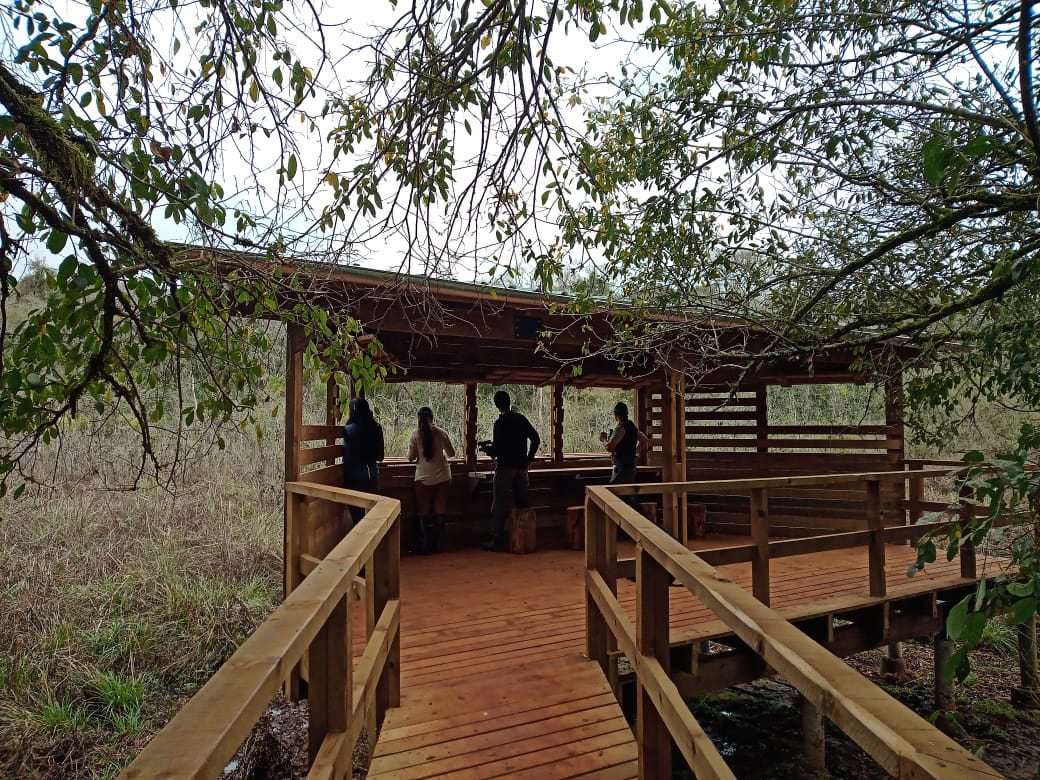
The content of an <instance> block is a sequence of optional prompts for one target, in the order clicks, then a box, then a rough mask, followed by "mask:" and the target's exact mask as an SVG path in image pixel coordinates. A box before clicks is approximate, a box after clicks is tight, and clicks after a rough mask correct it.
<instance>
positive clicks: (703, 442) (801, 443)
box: [686, 427, 899, 450]
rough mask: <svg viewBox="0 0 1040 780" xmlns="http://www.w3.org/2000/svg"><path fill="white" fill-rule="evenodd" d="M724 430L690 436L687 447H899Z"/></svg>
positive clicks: (888, 442) (884, 442)
mask: <svg viewBox="0 0 1040 780" xmlns="http://www.w3.org/2000/svg"><path fill="white" fill-rule="evenodd" d="M725 430H726V429H725V428H724V427H719V428H718V431H717V432H718V434H719V435H718V436H715V437H712V438H708V439H700V438H695V437H692V436H689V435H688V436H687V437H686V446H687V447H697V448H705V447H706V448H716V449H720V450H722V449H734V448H737V447H743V448H745V449H748V448H753V447H757V446H759V445H760V444H761V445H764V446H768V447H769V448H770V449H792V450H797V449H802V450H888V449H893V448H897V447H899V442H898V441H897V440H894V439H764V440H762V441H761V442H760V441H758V440H757V439H747V438H743V439H741V438H735V437H731V436H728V435H725Z"/></svg>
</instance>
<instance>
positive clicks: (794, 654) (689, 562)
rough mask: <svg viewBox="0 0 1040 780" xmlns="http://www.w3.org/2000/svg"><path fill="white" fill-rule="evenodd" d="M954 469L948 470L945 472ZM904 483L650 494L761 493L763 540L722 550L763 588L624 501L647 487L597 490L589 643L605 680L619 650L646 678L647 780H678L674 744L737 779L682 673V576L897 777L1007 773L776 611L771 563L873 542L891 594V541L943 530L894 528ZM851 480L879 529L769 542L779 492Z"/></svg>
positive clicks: (701, 764) (591, 533)
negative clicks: (684, 691) (746, 564)
mask: <svg viewBox="0 0 1040 780" xmlns="http://www.w3.org/2000/svg"><path fill="white" fill-rule="evenodd" d="M947 473H948V470H943V471H941V472H935V473H934V475H935V476H939V475H946V474H947ZM904 479H906V474H905V473H904V472H894V473H890V472H877V473H868V474H855V475H849V474H842V475H826V476H811V477H783V478H773V479H762V480H750V479H748V480H728V481H718V482H688V483H669V484H663V485H654V486H647V487H646V488H645V490H646V491H647V492H649V491H650V490H652V491H654V492H656V493H658V494H662V493H663V494H665V495H666V496H667V495H669V494H671V495H676V494H678V495H683V494H686V493H690V492H693V493H698V494H699V493H705V492H710V491H712V490H727V491H731V492H732V491H733V490H735V489H737V488H738V487H739V489H742V490H748V491H751V495H752V506H753V508H754V511H753V513H752V528H753V533H752V544H749V545H744V546H739V547H735V548H730V550H719V551H717V553H718V554H717V555H716V556H715V561H714V562H716V563H732V562H737V561H750V562H751V564H752V576H753V591H754V592H753V593H748V592H747V591H745V590H744V589H743V588H741V587H739V586H738V585H736V584H734V583H733V582H731V581H730V580H729V579H728V578H726V577H725V576H723V575H722V574H720V573H719V572H717V571H716V570H715V569H713V568H712V566H711V565H710V563H709V562H708V561H706V560H705V559H704V558H702V557H701V556H700V555H699V554H697V553H694V552H692V551H690V550H689V549H687V548H686V547H685V546H684V545H683V544H681V543H680V542H679V541H677V540H676V539H674V538H672V537H671V536H670V535H669V534H668V533H666V532H665V531H664V530H662V529H661V528H658V527H657V526H656V525H654V524H653V523H651V522H649V521H647V520H646V519H645V518H644V517H643V516H642V515H640V514H639V513H638V512H636V511H635V510H634V509H632V508H631V507H629V506H628V505H627V504H625V503H624V501H623V500H622V499H621V498H620V495H619V494H625V493H627V494H633V493H639V492H640V491H642V490H644V488H643V487H642V486H632V487H619V488H614V489H611V488H609V487H589V488H587V490H586V505H585V529H586V572H585V586H586V648H587V652H588V655H589V657H590V658H592V659H594V660H596V661H597V662H599V664H600V666H601V667H602V668H603V670H604V674H608V675H609V673H610V672H609V670H610V664H611V660H612V657H613V656H614V655H615V654H616V652H617V651H618V650H620V651H621V652H622V653H624V655H625V656H626V658H627V659H628V661H629V663H630V664H631V666H632V668H633V670H634V672H635V675H636V681H637V688H638V695H637V707H638V714H637V723H638V727H637V735H636V737H637V741H638V743H639V755H640V762H641V763H640V777H669V776H670V773H671V749H670V743H671V742H672V741H674V742H675V744H676V745H677V746H678V748H679V750H680V752H681V753H682V755H683V756H684V757H685V758H686V760H687V762H688V763H689V765H690V767H691V769H693V771H694V774H695V775H696V776H697V777H698V778H731V777H733V773H732V771H731V770H730V769H729V768H728V767H727V766H726V764H725V761H723V759H722V757H721V756H720V754H719V753H718V751H717V750H716V748H715V747H714V745H713V744H712V743H711V741H710V739H709V738H708V737H707V735H706V734H705V733H704V731H703V729H702V728H701V727H700V725H699V724H698V723H697V721H696V719H695V718H694V717H693V715H692V714H691V713H690V711H689V708H688V707H687V706H686V704H685V702H684V701H683V699H682V696H681V694H680V692H679V689H678V687H677V686H676V684H675V682H674V681H673V679H672V677H671V676H670V670H669V665H670V646H669V596H668V589H669V581H670V580H671V579H672V578H674V580H675V582H676V583H678V584H680V585H682V586H684V587H686V588H687V589H688V590H689V591H690V592H691V593H693V595H694V596H696V597H697V598H698V599H699V600H700V601H701V602H702V603H703V604H704V605H705V606H707V607H708V608H709V609H710V610H711V611H712V612H713V613H714V614H715V615H716V616H717V617H718V618H720V619H721V620H722V621H723V622H724V623H725V624H726V626H727V627H728V628H729V629H730V630H732V632H733V633H734V634H735V635H736V636H737V637H739V639H740V640H742V641H743V642H744V643H746V644H747V646H748V647H749V648H751V649H752V650H753V651H754V652H755V653H757V655H758V656H759V657H760V658H761V659H762V661H763V662H764V663H765V665H766V666H768V667H769V668H770V669H772V670H774V671H775V673H777V674H779V675H781V676H782V677H784V678H785V679H786V680H787V681H788V682H790V683H791V684H792V685H793V686H794V687H795V688H797V689H798V690H799V691H800V692H801V694H802V695H803V696H804V697H805V698H806V699H807V700H808V701H809V702H810V703H811V704H812V705H813V706H815V707H816V708H817V709H818V710H819V711H820V713H821V714H822V715H823V716H824V717H827V718H829V719H830V720H831V721H832V722H834V723H835V725H837V726H838V727H839V728H840V729H842V731H844V732H845V733H846V734H847V735H848V736H849V737H851V738H852V739H853V740H854V741H855V742H857V743H858V744H859V745H860V746H861V747H862V748H863V749H864V750H865V751H866V752H867V753H868V754H869V755H870V756H871V757H873V758H874V760H876V761H877V762H878V763H879V764H880V765H881V766H882V767H883V768H884V769H885V770H886V771H887V772H889V773H890V774H892V775H894V776H897V777H907V778H909V777H915V778H918V777H921V778H924V777H927V778H937V779H938V778H958V777H964V778H967V777H972V778H979V777H991V778H993V777H1000V776H1001V775H1000V774H999V773H998V772H996V771H995V770H993V769H992V768H990V767H989V766H987V765H986V764H985V763H983V762H982V761H981V760H980V759H979V758H978V757H976V756H974V755H973V754H971V753H970V752H968V751H967V750H965V749H964V748H962V747H960V746H959V745H958V744H957V743H956V742H954V741H953V740H951V739H949V738H948V737H946V736H945V735H944V734H942V733H941V732H940V731H938V730H937V729H936V728H934V727H933V726H931V725H930V724H929V723H928V722H927V721H925V720H924V719H922V718H921V717H919V716H918V715H916V714H915V713H914V712H912V711H911V710H909V709H907V708H906V707H905V706H903V705H902V704H900V703H899V702H898V701H896V700H895V699H893V698H892V697H891V696H889V695H888V694H886V693H885V692H884V691H882V690H881V689H880V688H878V687H877V686H875V685H873V684H872V683H871V682H870V681H869V680H867V679H866V678H864V677H863V676H861V675H860V674H859V673H858V672H856V671H855V670H854V669H852V668H851V667H849V666H848V665H846V664H845V663H844V662H842V661H841V660H840V659H838V658H837V657H836V656H834V655H832V654H831V653H830V652H828V651H827V650H826V649H825V648H824V647H822V646H821V645H819V644H817V643H816V642H815V641H813V640H812V639H810V638H809V637H808V636H806V635H805V634H803V633H802V632H801V631H800V630H799V629H797V628H796V627H795V626H794V625H792V624H791V623H789V622H787V621H786V620H784V619H783V618H782V617H781V616H780V615H778V614H777V613H776V612H774V611H772V610H771V609H770V608H769V607H768V600H769V560H770V559H771V558H774V557H779V556H781V555H798V554H803V553H808V552H813V551H817V550H833V549H840V548H843V547H852V546H858V545H863V544H866V545H867V546H868V548H869V561H870V592H871V595H873V596H884V593H885V578H884V563H885V559H884V556H885V548H884V545H885V543H886V542H889V541H905V540H906V539H914V538H918V537H919V536H920V535H922V534H924V533H927V532H929V531H930V530H935V529H934V528H931V529H929V528H925V527H922V526H901V527H889V528H885V527H883V524H882V517H881V515H882V512H881V510H880V508H879V502H878V499H877V496H878V495H879V489H880V485H881V483H883V482H887V481H890V480H895V481H900V480H904ZM850 482H860V483H863V484H864V498H865V514H866V517H867V521H868V523H867V526H868V527H867V530H865V531H853V532H846V533H837V534H828V535H826V536H814V537H808V538H804V539H783V540H777V541H770V540H769V514H768V491H769V490H770V489H771V488H779V487H791V486H795V485H803V486H805V485H825V484H841V483H846V484H847V483H850ZM736 483H740V484H739V486H738V485H737V484H736ZM616 527H620V528H621V530H623V531H624V532H625V533H626V534H628V536H629V537H631V538H632V539H633V540H634V541H635V542H636V556H635V559H634V561H632V569H631V573H632V574H634V576H635V579H636V622H635V625H634V626H633V625H632V622H631V621H630V620H629V618H628V616H627V614H626V613H625V611H624V609H623V608H622V607H621V604H620V603H619V602H618V599H617V578H618V576H619V573H620V571H621V569H622V568H623V567H624V564H623V563H622V562H619V561H618V558H617V541H616V540H617V533H616ZM967 557H968V558H970V563H968V564H966V563H964V562H963V560H964V559H962V574H965V576H971V577H972V578H974V576H975V572H974V566H975V563H974V556H973V555H969V556H967ZM965 569H967V570H968V571H965Z"/></svg>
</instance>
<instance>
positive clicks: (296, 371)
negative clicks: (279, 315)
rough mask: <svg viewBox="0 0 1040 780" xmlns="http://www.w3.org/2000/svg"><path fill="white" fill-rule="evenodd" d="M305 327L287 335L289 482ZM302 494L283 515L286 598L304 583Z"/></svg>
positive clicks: (296, 448) (290, 681) (294, 689)
mask: <svg viewBox="0 0 1040 780" xmlns="http://www.w3.org/2000/svg"><path fill="white" fill-rule="evenodd" d="M303 342H304V338H303V329H302V328H301V327H300V326H299V325H289V326H288V328H287V329H286V337H285V463H284V467H285V481H286V482H295V481H296V480H297V479H299V477H300V432H301V428H302V426H303V346H304V345H303ZM303 508H304V500H303V497H302V496H296V495H287V496H286V499H285V506H284V511H283V518H282V571H283V575H284V576H283V579H282V599H283V600H284V599H285V598H286V597H287V596H288V595H289V594H290V593H292V591H293V590H294V589H295V588H296V586H297V585H299V584H300V568H299V567H300V552H301V548H300V544H301V533H302V528H303V521H304V511H303ZM301 693H302V692H301V690H300V665H299V664H297V665H296V666H294V667H293V669H292V670H291V671H290V672H289V676H288V677H287V678H286V680H285V696H286V698H288V699H289V700H290V701H293V702H296V701H299V700H300V696H301Z"/></svg>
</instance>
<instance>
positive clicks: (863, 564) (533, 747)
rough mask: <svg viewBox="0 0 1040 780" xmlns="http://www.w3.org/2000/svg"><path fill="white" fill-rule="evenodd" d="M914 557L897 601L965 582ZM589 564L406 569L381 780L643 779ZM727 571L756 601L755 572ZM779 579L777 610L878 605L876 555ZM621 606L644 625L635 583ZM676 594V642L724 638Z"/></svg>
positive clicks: (456, 563) (375, 765)
mask: <svg viewBox="0 0 1040 780" xmlns="http://www.w3.org/2000/svg"><path fill="white" fill-rule="evenodd" d="M746 541H747V540H746V538H745V537H741V538H739V539H733V540H732V542H733V543H738V544H740V543H746ZM724 543H726V539H724V538H721V537H711V538H710V540H709V542H708V544H709V545H710V546H719V545H720V544H724ZM691 546H693V545H691ZM621 554H622V555H624V554H625V549H624V545H622V552H621ZM914 558H915V553H914V550H913V548H910V547H907V546H897V545H892V546H890V547H889V548H888V551H887V559H888V565H887V572H888V586H889V591H890V597H898V596H899V595H901V594H905V595H910V594H911V593H915V592H922V591H930V590H942V589H944V588H950V587H955V586H958V585H963V584H965V582H966V581H965V580H962V579H961V578H960V574H959V569H958V566H957V564H956V563H954V564H949V563H947V562H945V561H942V562H936V563H935V564H932V565H930V566H929V567H928V569H927V571H925V572H922V573H920V574H918V575H917V576H916V577H914V578H913V579H912V580H911V579H908V578H907V576H906V570H907V567H908V566H909V565H910V563H911V562H912V561H913V560H914ZM583 566H584V553H581V552H574V551H571V550H545V551H539V552H538V553H535V554H533V555H516V556H514V555H508V554H501V553H497V554H496V553H488V552H484V551H482V550H456V551H449V552H445V553H442V554H440V555H435V556H426V557H414V556H413V557H405V558H403V559H402V561H401V601H402V607H401V707H399V708H395V709H393V710H391V711H390V713H389V714H388V716H387V718H386V722H385V723H384V726H383V729H382V731H381V733H380V736H379V740H378V742H377V744H376V747H375V751H374V753H373V760H372V765H371V768H370V771H369V777H372V778H383V777H387V778H391V777H392V778H426V777H441V776H451V777H465V778H490V777H501V776H509V777H538V778H554V777H555V778H563V777H582V776H586V775H587V776H589V777H597V778H615V777H616V778H629V777H635V776H636V775H637V766H636V748H635V742H634V740H633V738H632V734H631V731H630V730H629V728H628V726H627V724H626V722H625V720H624V717H623V716H622V713H621V710H620V708H619V706H618V705H617V703H616V702H615V700H614V698H613V695H612V694H611V692H610V689H609V687H608V685H607V683H606V680H605V679H604V677H603V675H602V674H601V673H600V670H599V667H598V666H596V665H595V664H593V663H592V662H589V661H587V660H585V659H584V657H583V655H582V652H583V650H584V637H585V611H584V589H583V576H584V573H583ZM719 568H720V570H721V571H723V572H725V573H726V574H727V575H728V576H729V577H730V578H731V579H733V580H734V581H735V582H737V583H739V584H742V585H744V586H745V587H747V588H748V590H750V588H751V568H750V564H734V565H731V566H724V567H719ZM982 568H983V567H982V565H981V562H980V573H982V574H987V575H988V574H994V573H996V572H995V571H989V572H986V571H983V570H982ZM771 581H772V584H773V587H772V603H773V606H774V608H778V609H780V610H781V611H783V612H794V613H798V614H805V613H807V612H813V611H816V612H819V613H822V612H826V611H827V607H826V605H827V604H828V603H832V602H834V600H836V599H838V600H841V599H845V600H847V599H848V598H849V597H855V596H861V597H866V596H867V554H866V550H865V549H854V550H837V551H829V552H824V553H816V554H813V555H811V556H808V555H807V556H796V557H790V558H781V559H777V560H774V561H772V562H771ZM618 595H619V600H620V601H621V603H622V604H623V605H624V607H625V609H626V611H627V612H628V613H629V616H630V617H632V618H633V620H634V615H635V586H634V584H633V583H631V582H629V581H627V580H621V581H619V583H618ZM670 596H671V621H670V622H671V626H672V632H673V638H674V637H675V636H680V635H682V634H684V633H686V634H691V635H693V634H696V635H698V636H699V637H704V636H706V635H711V634H713V633H714V634H717V633H720V632H723V631H724V628H725V627H724V626H723V625H721V624H719V623H718V622H717V620H716V619H715V618H714V616H713V615H712V614H711V613H710V611H708V610H707V608H705V607H704V606H703V605H702V604H701V603H700V602H699V601H698V600H697V599H695V598H694V597H693V596H692V595H691V594H689V593H688V592H687V591H686V590H685V589H683V588H673V589H672V590H671V594H670ZM705 629H707V630H705Z"/></svg>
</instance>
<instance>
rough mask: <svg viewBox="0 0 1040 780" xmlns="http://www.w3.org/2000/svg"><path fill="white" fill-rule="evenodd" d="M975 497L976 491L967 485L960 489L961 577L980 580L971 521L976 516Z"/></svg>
mask: <svg viewBox="0 0 1040 780" xmlns="http://www.w3.org/2000/svg"><path fill="white" fill-rule="evenodd" d="M974 495H975V493H974V491H973V490H972V489H971V488H970V487H968V486H967V485H965V486H963V487H961V489H960V504H961V509H960V512H959V515H960V521H961V546H960V557H961V576H962V577H964V578H965V579H970V580H976V579H978V571H977V566H976V562H975V542H973V541H972V538H971V521H972V518H973V517H974V516H975V507H974V504H972V503H971V501H970V499H971V498H972V497H973V496H974Z"/></svg>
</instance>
